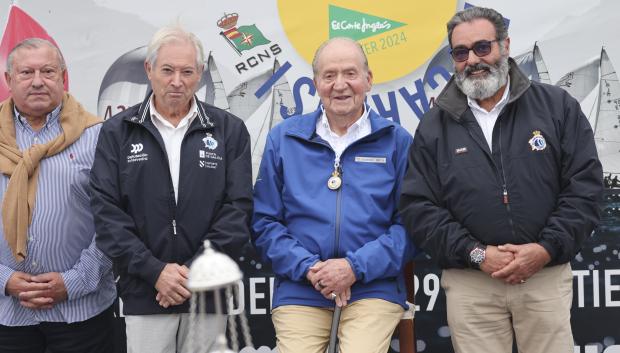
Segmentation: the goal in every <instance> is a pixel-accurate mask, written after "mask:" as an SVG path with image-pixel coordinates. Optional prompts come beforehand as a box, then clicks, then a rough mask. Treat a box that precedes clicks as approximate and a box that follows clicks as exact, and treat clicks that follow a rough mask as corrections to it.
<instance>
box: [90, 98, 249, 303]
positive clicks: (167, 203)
mask: <svg viewBox="0 0 620 353" xmlns="http://www.w3.org/2000/svg"><path fill="white" fill-rule="evenodd" d="M149 97H150V94H149V95H147V98H146V100H145V101H144V102H143V103H142V104H138V105H135V106H133V107H131V108H128V109H127V110H125V111H123V112H121V113H119V114H117V115H116V116H114V117H112V118H111V119H109V120H107V121H106V122H104V123H103V127H102V128H101V133H100V135H99V141H98V144H97V151H96V153H95V161H94V164H93V168H92V171H91V187H92V190H93V191H92V192H93V195H92V199H91V205H92V210H93V213H94V217H95V228H96V232H97V237H96V242H97V246H98V247H99V248H100V249H101V250H102V251H103V252H104V253H105V254H106V255H108V256H109V257H110V258H112V259H113V261H114V263H115V266H116V269H117V271H118V272H119V275H120V280H119V287H120V291H119V294H120V296H121V298H122V299H123V305H124V306H123V309H124V313H125V314H128V315H142V314H162V313H176V312H187V311H188V309H189V301H187V302H185V303H184V304H182V305H178V306H172V307H169V308H167V309H164V308H163V307H161V306H160V305H159V304H158V303H157V302H156V300H155V296H156V294H157V291H156V289H155V283H156V281H157V279H158V277H159V274H160V273H161V271H162V269H163V268H164V266H165V265H166V264H167V263H177V264H180V265H183V264H185V265H187V266H188V267H189V266H190V264H191V262H192V260H193V259H194V258H195V257H196V256H197V255H200V254H201V253H202V251H203V246H202V243H203V240H205V239H209V240H210V241H211V244H212V245H213V246H214V247H215V248H216V249H218V250H220V251H225V252H228V253H230V252H233V251H234V250H236V249H238V248H241V246H243V244H244V243H246V242H247V241H248V240H249V222H250V217H251V213H252V166H251V156H250V136H249V134H248V131H247V129H246V127H245V125H244V123H243V121H242V120H241V119H239V118H237V117H235V116H233V115H231V114H229V113H227V112H225V111H223V110H221V109H218V108H216V107H213V106H211V105H208V104H205V103H202V102H200V101H198V100H197V99H196V100H197V102H198V116H197V117H196V118H195V119H194V120H193V121H192V123H191V125H190V127H189V129H188V131H187V132H186V134H185V137H184V138H183V142H182V145H181V165H180V173H179V187H178V202H175V196H174V189H173V186H172V180H171V177H170V170H169V167H168V157H167V155H166V152H165V147H164V143H163V140H162V138H161V135H160V134H159V132H158V131H157V129H156V128H155V126H154V125H153V123H152V121H151V115H150V109H149V108H150V107H149ZM210 306H211V305H210Z"/></svg>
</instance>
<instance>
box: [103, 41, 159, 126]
mask: <svg viewBox="0 0 620 353" xmlns="http://www.w3.org/2000/svg"><path fill="white" fill-rule="evenodd" d="M145 58H146V46H142V47H138V48H136V49H133V50H130V51H129V52H127V53H125V54H123V55H121V56H120V57H119V58H118V59H116V61H114V63H113V64H112V65H111V66H110V68H109V69H108V71H107V72H106V73H105V75H104V76H103V80H102V81H101V86H99V100H98V102H97V115H98V116H100V117H102V118H106V119H107V118H110V117H111V116H113V115H115V114H116V113H119V112H120V111H122V110H125V109H126V108H128V107H131V106H133V105H134V104H136V103H138V102H141V101H142V100H143V99H144V96H145V95H146V92H147V91H148V90H149V88H150V83H149V79H148V77H147V76H146V72H145V71H144V60H145Z"/></svg>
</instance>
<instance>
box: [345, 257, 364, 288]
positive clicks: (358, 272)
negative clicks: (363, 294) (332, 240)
mask: <svg viewBox="0 0 620 353" xmlns="http://www.w3.org/2000/svg"><path fill="white" fill-rule="evenodd" d="M345 259H346V260H347V261H348V262H349V265H350V266H351V269H352V270H353V274H354V275H355V281H363V280H364V272H363V271H362V269H361V268H360V267H361V266H360V263H359V261H357V257H356V256H355V255H353V252H351V251H348V252H347V257H345Z"/></svg>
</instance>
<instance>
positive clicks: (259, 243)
mask: <svg viewBox="0 0 620 353" xmlns="http://www.w3.org/2000/svg"><path fill="white" fill-rule="evenodd" d="M272 133H273V130H272V132H271V133H270V134H269V135H268V137H267V142H266V144H265V150H264V151H263V158H262V161H261V165H260V168H259V172H258V176H257V178H256V183H255V185H254V217H253V220H252V230H253V234H252V241H253V243H254V246H255V247H256V249H257V251H258V253H259V254H260V255H261V256H262V258H263V261H267V262H270V263H271V266H272V269H273V272H274V273H275V274H277V275H278V276H284V277H286V278H289V279H291V280H293V281H302V280H305V278H306V273H307V272H308V269H309V268H310V266H312V265H313V264H314V263H315V262H317V261H318V260H319V255H318V254H312V253H311V252H309V251H308V250H307V249H306V248H304V247H303V246H302V245H301V243H300V242H299V241H297V239H295V236H294V235H293V234H290V233H289V231H288V229H287V227H286V225H285V222H284V213H285V210H284V205H283V203H282V197H281V190H282V188H283V186H284V185H283V182H282V165H281V163H280V160H279V154H278V145H277V144H276V143H274V141H273V136H272Z"/></svg>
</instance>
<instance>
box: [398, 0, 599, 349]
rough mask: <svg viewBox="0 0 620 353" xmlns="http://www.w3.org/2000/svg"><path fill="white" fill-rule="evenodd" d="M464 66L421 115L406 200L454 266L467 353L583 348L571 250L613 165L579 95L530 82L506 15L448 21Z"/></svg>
mask: <svg viewBox="0 0 620 353" xmlns="http://www.w3.org/2000/svg"><path fill="white" fill-rule="evenodd" d="M447 27H448V40H449V42H450V46H451V48H452V50H451V55H452V59H453V61H454V68H455V75H454V76H453V77H452V78H451V80H450V81H449V82H448V84H447V85H446V87H445V88H444V90H443V91H442V92H441V94H440V95H439V97H438V98H437V100H436V106H435V107H434V108H433V109H431V110H430V111H429V112H428V113H427V114H426V115H425V116H424V118H423V119H422V121H421V122H420V125H419V126H418V129H417V131H416V134H415V138H414V142H413V145H412V148H411V150H410V152H409V169H408V172H407V174H406V176H405V180H404V182H403V187H402V196H401V200H400V210H401V212H402V217H403V223H404V224H405V228H406V229H407V231H408V233H409V234H410V235H411V237H412V238H413V240H414V242H415V244H416V246H419V247H421V248H422V249H424V250H425V251H426V252H427V253H428V254H429V255H431V256H432V257H433V258H434V259H436V260H437V262H438V263H439V265H440V266H441V267H442V268H443V269H444V270H443V273H442V280H441V281H442V282H441V283H442V287H443V288H444V290H445V292H446V302H447V314H448V324H449V326H450V331H451V338H452V343H453V345H454V348H455V351H456V352H457V353H467V352H472V353H473V352H475V353H480V352H493V353H511V352H512V344H513V339H516V343H517V347H518V349H519V352H528V353H537V352H539V353H543V352H544V353H555V352H558V353H560V352H561V353H569V352H572V351H573V337H572V332H571V326H570V308H571V304H572V278H573V276H572V271H571V268H570V264H569V262H570V260H571V259H572V258H573V257H574V256H575V255H576V254H577V252H578V251H579V250H580V247H581V244H582V242H583V240H584V239H585V238H587V237H588V236H589V235H590V234H591V233H592V230H593V229H594V227H595V226H596V224H597V222H598V220H599V210H598V206H597V201H598V200H599V199H600V197H601V193H602V189H603V183H602V181H603V175H602V169H601V164H600V162H599V159H598V156H597V152H596V147H595V144H594V136H593V133H592V129H591V127H590V124H589V123H588V120H587V119H586V117H585V116H584V115H583V113H582V112H581V108H580V106H579V103H578V102H577V101H576V100H575V99H573V98H572V97H570V96H569V94H568V93H567V92H566V91H564V90H562V89H560V88H557V87H553V86H550V85H545V84H541V83H538V82H530V81H529V80H528V79H527V77H526V76H525V75H524V74H523V73H522V72H521V71H520V70H519V68H518V67H517V65H516V63H515V62H514V60H513V59H511V58H510V57H509V54H510V38H509V37H508V32H507V29H506V26H505V23H504V19H503V17H502V15H501V14H499V13H498V12H497V11H495V10H493V9H487V8H478V7H474V8H469V9H467V10H464V11H461V12H459V13H457V14H455V15H454V17H452V19H451V20H450V21H449V22H448V25H447Z"/></svg>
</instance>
